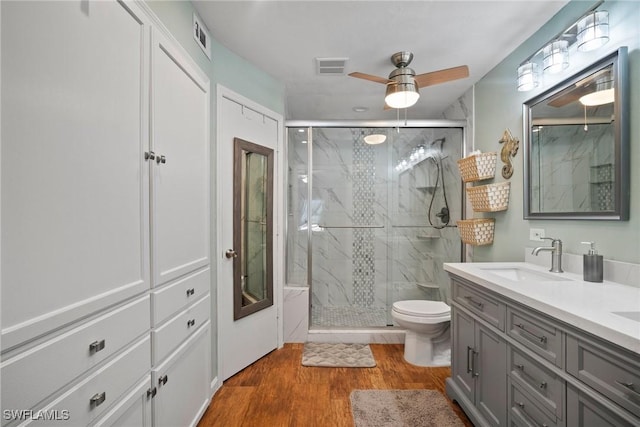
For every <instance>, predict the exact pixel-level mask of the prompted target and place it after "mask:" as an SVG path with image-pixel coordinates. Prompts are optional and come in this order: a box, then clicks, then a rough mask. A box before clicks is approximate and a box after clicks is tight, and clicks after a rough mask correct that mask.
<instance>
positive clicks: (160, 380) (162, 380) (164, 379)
mask: <svg viewBox="0 0 640 427" xmlns="http://www.w3.org/2000/svg"><path fill="white" fill-rule="evenodd" d="M168 380H169V377H167V376H166V375H163V376H161V377H160V378H158V387H160V386H163V385H165V384H166V383H167V381H168Z"/></svg>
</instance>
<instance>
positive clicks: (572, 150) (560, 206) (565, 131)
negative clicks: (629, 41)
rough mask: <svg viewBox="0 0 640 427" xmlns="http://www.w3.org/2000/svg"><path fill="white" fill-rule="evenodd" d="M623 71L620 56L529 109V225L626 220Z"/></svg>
mask: <svg viewBox="0 0 640 427" xmlns="http://www.w3.org/2000/svg"><path fill="white" fill-rule="evenodd" d="M623 53H626V51H624V52H623ZM622 62H624V64H626V56H625V58H624V61H622ZM621 65H622V64H621V61H620V58H619V52H617V53H616V54H615V55H611V56H609V57H607V58H605V59H604V60H602V61H600V62H598V63H597V64H595V65H594V66H592V67H590V68H588V69H587V70H585V71H584V72H582V73H580V74H578V75H576V76H574V77H572V78H570V79H569V80H568V81H566V82H564V83H562V84H561V85H558V86H556V87H555V88H552V89H551V90H549V91H547V92H545V93H543V94H542V95H540V96H538V97H537V98H534V99H532V100H531V101H529V102H527V103H525V106H524V107H525V111H524V113H525V125H526V129H527V132H526V133H525V135H526V136H527V138H525V139H526V140H525V144H526V147H525V148H526V156H527V158H526V159H525V169H526V170H525V190H526V194H525V219H534V218H535V219H545V218H548V219H577V218H582V219H625V218H626V216H627V215H628V213H627V212H628V202H627V201H625V200H624V199H625V197H626V198H627V199H628V195H626V192H625V191H626V189H628V185H627V182H628V167H627V165H626V163H627V162H628V156H625V155H624V153H627V152H628V144H629V142H628V132H627V131H626V129H625V126H627V123H628V119H627V118H628V109H625V108H623V106H625V105H626V104H627V101H626V96H627V95H626V82H625V81H624V80H625V79H626V72H622V69H623V67H621Z"/></svg>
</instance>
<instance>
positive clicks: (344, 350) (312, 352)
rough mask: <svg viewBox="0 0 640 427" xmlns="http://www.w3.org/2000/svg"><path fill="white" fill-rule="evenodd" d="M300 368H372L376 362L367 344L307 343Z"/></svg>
mask: <svg viewBox="0 0 640 427" xmlns="http://www.w3.org/2000/svg"><path fill="white" fill-rule="evenodd" d="M302 366H320V367H325V368H373V367H374V366H376V361H375V359H374V358H373V353H371V348H370V347H369V344H342V343H337V344H335V343H334V344H329V343H317V342H308V343H305V344H304V351H303V352H302Z"/></svg>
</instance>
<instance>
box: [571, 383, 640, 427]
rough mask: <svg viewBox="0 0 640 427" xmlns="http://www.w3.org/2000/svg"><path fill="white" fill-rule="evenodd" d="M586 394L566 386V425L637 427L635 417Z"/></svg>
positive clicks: (637, 419) (638, 424)
mask: <svg viewBox="0 0 640 427" xmlns="http://www.w3.org/2000/svg"><path fill="white" fill-rule="evenodd" d="M610 405H611V404H610V403H609V405H605V404H603V403H602V402H599V401H596V400H595V399H593V398H591V397H589V396H587V395H586V394H585V393H584V392H582V391H580V390H578V389H576V388H574V387H572V386H570V385H568V386H567V426H569V427H572V426H580V427H638V426H640V418H636V417H634V416H632V415H631V414H629V413H628V412H626V411H624V410H622V409H620V408H616V409H614V408H611V407H609V406H610Z"/></svg>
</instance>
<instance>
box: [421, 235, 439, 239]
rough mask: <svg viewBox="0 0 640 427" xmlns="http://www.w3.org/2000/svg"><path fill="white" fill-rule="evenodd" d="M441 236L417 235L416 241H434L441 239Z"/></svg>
mask: <svg viewBox="0 0 640 427" xmlns="http://www.w3.org/2000/svg"><path fill="white" fill-rule="evenodd" d="M439 238H440V236H423V235H417V236H416V239H418V240H433V239H439Z"/></svg>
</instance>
